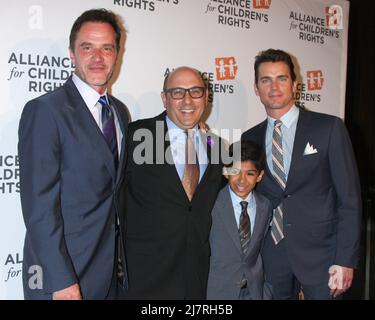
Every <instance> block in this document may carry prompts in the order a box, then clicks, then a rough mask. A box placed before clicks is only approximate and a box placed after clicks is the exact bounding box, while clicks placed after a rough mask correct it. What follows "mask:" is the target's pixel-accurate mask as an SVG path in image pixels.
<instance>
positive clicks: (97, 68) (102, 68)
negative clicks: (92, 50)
mask: <svg viewBox="0 0 375 320" xmlns="http://www.w3.org/2000/svg"><path fill="white" fill-rule="evenodd" d="M89 70H90V71H104V70H105V66H102V65H98V66H96V65H95V66H89Z"/></svg>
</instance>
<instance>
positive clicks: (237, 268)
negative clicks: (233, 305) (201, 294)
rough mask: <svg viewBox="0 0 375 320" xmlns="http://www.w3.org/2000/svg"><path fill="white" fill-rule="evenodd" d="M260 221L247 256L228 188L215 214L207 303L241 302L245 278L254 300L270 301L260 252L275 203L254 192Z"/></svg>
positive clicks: (217, 203)
mask: <svg viewBox="0 0 375 320" xmlns="http://www.w3.org/2000/svg"><path fill="white" fill-rule="evenodd" d="M254 196H255V201H256V217H255V224H254V229H253V232H252V235H251V240H250V245H249V250H248V251H247V253H246V255H244V254H243V252H242V248H241V244H240V238H239V233H238V228H237V224H236V220H235V217H234V210H233V205H232V200H231V197H230V193H229V189H228V186H226V187H224V188H223V189H222V190H221V191H220V193H219V195H218V198H217V200H216V203H215V206H214V208H213V210H212V228H211V233H210V245H211V259H210V272H209V276H208V287H207V299H219V300H230V299H238V297H239V294H240V290H241V288H240V282H241V280H242V278H243V275H245V277H246V279H247V281H248V285H247V287H248V289H249V292H250V295H251V299H253V300H260V299H263V298H264V299H270V298H271V297H270V293H269V292H268V290H265V291H267V292H265V295H264V293H263V287H264V278H263V263H262V258H261V256H260V250H261V247H262V244H263V240H264V237H265V234H266V232H267V229H268V226H269V223H270V219H271V203H270V202H269V201H268V200H267V199H266V198H265V197H264V196H262V195H261V194H259V193H257V192H256V191H254Z"/></svg>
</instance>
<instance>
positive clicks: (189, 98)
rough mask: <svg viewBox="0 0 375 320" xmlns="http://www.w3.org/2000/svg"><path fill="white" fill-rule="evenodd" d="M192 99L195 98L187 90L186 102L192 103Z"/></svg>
mask: <svg viewBox="0 0 375 320" xmlns="http://www.w3.org/2000/svg"><path fill="white" fill-rule="evenodd" d="M192 100H193V98H192V97H191V96H190V93H189V91H186V92H185V97H184V102H185V103H191V101H192Z"/></svg>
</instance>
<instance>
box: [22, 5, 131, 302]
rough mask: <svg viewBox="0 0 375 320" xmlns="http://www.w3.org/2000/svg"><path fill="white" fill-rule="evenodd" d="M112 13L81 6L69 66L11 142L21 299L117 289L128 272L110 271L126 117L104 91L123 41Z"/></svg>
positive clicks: (97, 295) (29, 109) (106, 293)
mask: <svg viewBox="0 0 375 320" xmlns="http://www.w3.org/2000/svg"><path fill="white" fill-rule="evenodd" d="M119 23H120V22H119V21H118V18H117V17H116V15H115V14H114V13H112V12H109V11H107V10H104V9H102V10H88V11H86V12H84V13H83V14H82V15H81V16H80V17H79V18H78V19H77V20H76V21H75V23H74V24H73V27H72V30H71V33H70V47H69V52H70V56H71V59H72V61H73V63H74V64H75V72H74V74H73V76H72V77H70V78H69V79H68V80H67V82H66V83H65V84H64V85H63V86H62V87H61V88H58V89H56V90H55V91H53V92H51V93H48V94H45V95H43V96H41V97H38V98H36V99H34V100H31V101H29V102H28V103H27V104H26V106H25V108H24V110H23V113H22V116H21V120H20V125H19V143H18V152H19V158H20V182H21V203H22V212H23V216H24V221H25V225H26V238H25V245H24V257H23V286H24V295H25V298H26V299H106V298H107V299H114V298H116V291H117V287H118V288H119V289H120V288H122V287H123V286H125V285H126V273H125V274H124V276H123V277H121V279H120V282H118V281H117V271H118V263H117V262H118V259H117V258H119V257H120V258H121V257H122V258H123V257H124V253H123V245H122V244H121V239H120V238H121V235H120V234H119V232H118V229H119V228H118V227H117V225H118V222H117V220H118V219H117V217H118V206H117V205H116V202H117V189H118V186H119V185H120V182H121V180H122V177H123V167H124V163H125V150H124V149H125V146H126V145H125V138H126V130H127V124H128V117H127V110H126V107H125V105H124V104H123V103H121V102H120V101H119V100H117V99H116V98H114V97H113V96H111V95H109V94H108V92H107V86H108V81H109V80H110V78H111V76H112V73H113V69H114V66H115V64H116V61H117V58H118V52H119V50H120V38H121V27H120V24H119ZM99 98H100V99H99ZM118 284H120V286H118Z"/></svg>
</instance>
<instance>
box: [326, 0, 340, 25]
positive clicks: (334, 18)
mask: <svg viewBox="0 0 375 320" xmlns="http://www.w3.org/2000/svg"><path fill="white" fill-rule="evenodd" d="M326 24H327V26H328V28H330V29H333V30H336V29H343V21H342V7H341V6H339V5H336V4H335V5H332V6H330V7H326Z"/></svg>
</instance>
